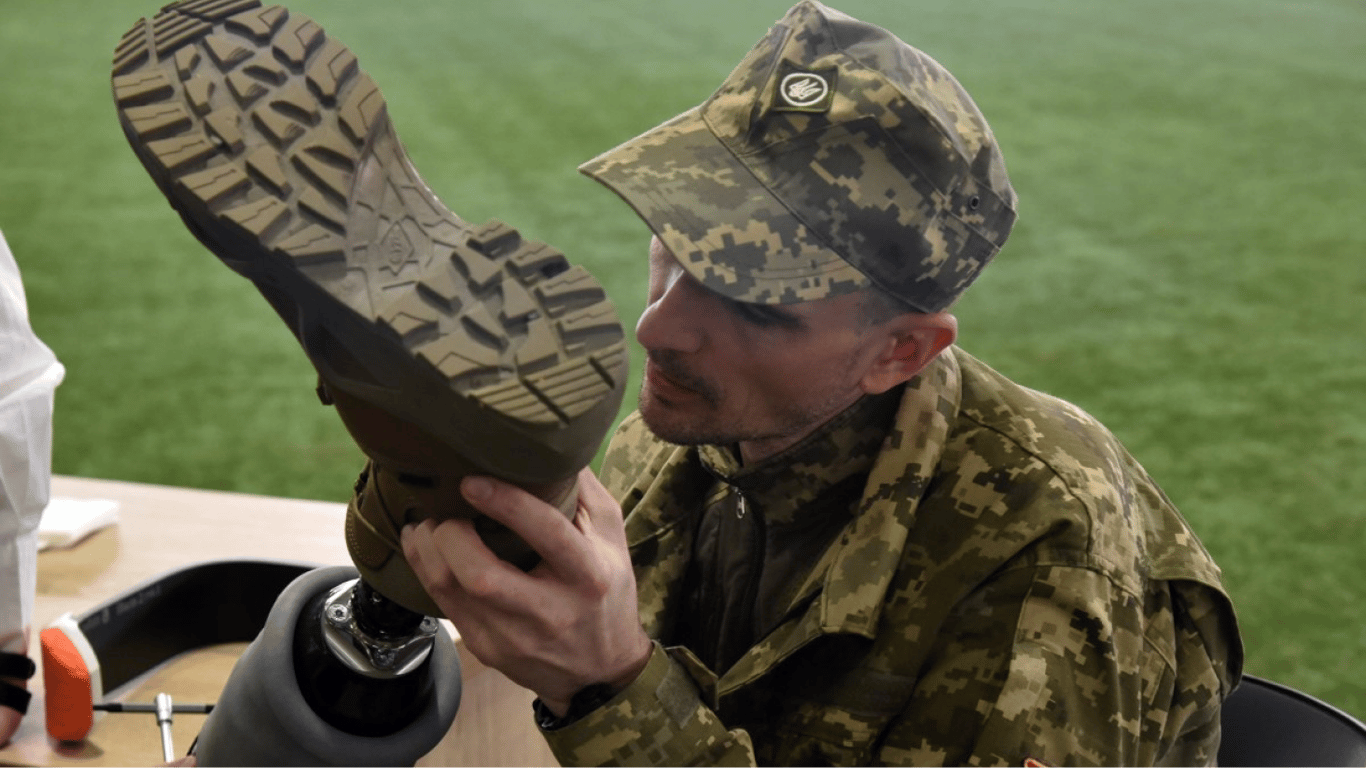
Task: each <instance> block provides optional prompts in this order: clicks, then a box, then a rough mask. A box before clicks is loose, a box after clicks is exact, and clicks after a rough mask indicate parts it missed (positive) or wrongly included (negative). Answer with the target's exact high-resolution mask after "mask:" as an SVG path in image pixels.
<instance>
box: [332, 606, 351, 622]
mask: <svg viewBox="0 0 1366 768" xmlns="http://www.w3.org/2000/svg"><path fill="white" fill-rule="evenodd" d="M327 620H328V621H330V622H332V623H333V624H336V625H337V626H341V625H343V624H345V623H346V622H348V621H350V620H351V609H350V608H348V607H346V604H345V603H333V604H332V605H329V606H327Z"/></svg>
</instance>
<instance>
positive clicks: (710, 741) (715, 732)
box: [541, 643, 754, 766]
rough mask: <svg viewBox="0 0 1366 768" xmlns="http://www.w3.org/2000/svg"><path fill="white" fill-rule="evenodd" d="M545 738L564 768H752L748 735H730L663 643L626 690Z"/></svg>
mask: <svg viewBox="0 0 1366 768" xmlns="http://www.w3.org/2000/svg"><path fill="white" fill-rule="evenodd" d="M541 733H542V735H543V736H545V740H546V743H547V744H549V745H550V749H551V751H552V752H554V753H555V758H556V759H557V760H559V761H560V764H561V765H565V766H575V765H754V750H753V749H752V748H751V746H750V742H749V735H748V734H746V733H745V732H744V731H735V732H730V731H727V730H726V727H725V726H724V725H722V724H721V721H720V720H718V719H717V718H716V714H715V713H714V712H712V711H711V709H709V708H707V706H706V705H704V704H703V703H702V700H701V698H700V697H699V696H698V692H697V686H696V685H695V684H694V683H693V681H692V678H690V677H689V676H688V674H687V673H686V672H685V671H684V670H683V667H682V666H681V665H680V664H679V663H678V662H676V661H674V660H673V659H672V658H670V656H669V654H668V653H667V652H666V651H665V650H664V648H663V647H661V646H660V645H659V643H655V647H654V650H653V652H652V653H651V655H650V661H649V663H647V664H646V665H645V669H644V670H643V671H642V672H641V673H640V676H639V677H637V678H636V679H635V682H633V683H631V684H630V685H629V686H627V687H626V689H625V690H622V691H620V692H619V693H617V695H616V696H614V697H612V699H611V700H609V701H608V702H607V703H606V704H604V705H603V706H601V707H599V708H597V709H595V710H593V711H592V712H590V713H588V714H586V715H584V716H583V717H582V718H580V719H579V720H576V721H574V722H573V723H570V724H568V725H566V726H564V727H562V728H557V729H555V730H544V729H542V731H541Z"/></svg>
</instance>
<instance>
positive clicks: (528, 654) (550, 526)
mask: <svg viewBox="0 0 1366 768" xmlns="http://www.w3.org/2000/svg"><path fill="white" fill-rule="evenodd" d="M461 491H462V493H463V494H464V496H465V498H466V499H467V500H468V501H469V502H470V504H471V505H473V506H474V507H475V508H476V509H478V510H479V511H480V512H483V513H484V514H486V515H488V516H489V517H490V518H492V519H494V520H496V521H498V522H500V523H502V524H504V525H506V526H507V527H508V528H510V529H512V530H513V532H515V533H516V534H517V535H519V536H521V537H522V539H523V540H525V541H526V542H527V544H529V545H531V547H532V548H534V549H535V550H536V551H537V552H539V553H540V555H541V558H542V560H541V563H540V564H539V565H537V566H536V567H535V568H533V569H532V570H531V571H529V572H523V571H521V570H519V569H518V568H516V567H515V566H513V565H511V564H510V563H507V562H506V561H504V560H501V559H499V558H498V557H497V556H496V555H494V554H493V552H491V551H490V550H489V549H488V547H486V546H485V545H484V543H483V541H482V540H481V539H480V538H479V535H478V534H477V533H476V532H475V530H474V526H473V524H472V523H471V522H470V521H468V520H446V521H443V522H441V523H440V524H439V525H438V524H437V523H435V522H434V521H431V520H428V521H424V522H423V523H421V524H418V525H409V526H407V527H405V528H404V530H403V535H402V542H403V553H404V556H405V557H407V559H408V562H409V564H410V565H412V568H413V571H414V572H415V573H416V574H417V577H418V580H419V581H420V582H421V583H422V586H423V587H424V588H426V590H427V593H428V594H430V595H431V596H432V599H433V600H434V601H435V602H436V604H437V605H438V606H439V607H440V608H441V610H442V611H443V612H444V613H445V614H446V616H447V617H448V618H449V619H450V620H451V622H452V623H453V624H455V627H456V629H457V630H459V632H460V636H461V637H462V638H464V641H465V646H466V647H467V648H468V649H469V650H470V652H471V653H473V654H474V655H475V657H476V658H478V659H479V660H480V661H481V662H483V663H484V664H486V665H488V666H490V667H493V668H494V669H497V670H499V671H501V672H502V673H503V674H505V675H507V676H508V677H509V678H510V679H512V681H513V682H515V683H517V684H518V685H521V686H523V687H525V688H529V689H530V690H532V691H534V692H535V693H536V694H537V695H538V696H539V697H540V698H541V702H542V703H543V704H544V705H545V706H546V707H547V708H549V709H550V711H551V712H553V713H554V714H556V715H557V716H563V715H564V714H565V712H566V711H567V710H568V708H569V701H570V699H571V698H572V697H573V695H574V694H575V693H576V692H578V691H579V690H580V689H582V688H584V687H586V686H589V685H593V684H598V683H606V684H608V685H610V686H612V687H613V688H614V689H620V688H623V687H625V686H626V685H629V684H630V683H631V681H632V680H634V679H635V677H636V675H638V674H639V673H640V671H641V670H642V669H644V667H645V664H646V662H647V661H648V660H649V658H650V652H651V647H652V646H651V642H650V639H649V637H648V636H646V634H645V630H644V629H643V628H642V627H641V625H640V617H639V614H638V612H637V604H636V580H635V573H634V571H632V569H631V558H630V555H629V553H628V552H627V550H626V533H625V528H624V526H623V523H622V514H621V507H620V506H619V505H618V504H617V503H616V501H615V500H614V499H613V498H612V496H611V494H609V493H608V492H607V489H606V488H604V487H603V486H602V484H601V483H600V482H598V479H597V478H596V477H595V476H594V475H593V473H592V471H590V470H588V469H584V470H583V471H582V472H580V473H579V506H578V511H577V513H576V514H575V516H574V519H573V520H572V521H571V520H568V519H566V518H565V517H564V515H563V514H561V513H560V511H559V510H557V509H555V508H554V507H553V506H551V505H550V504H548V503H546V502H544V501H542V500H541V499H539V498H537V497H535V496H533V495H532V494H530V493H528V492H526V491H524V490H522V489H520V488H518V487H516V486H514V485H510V484H508V483H503V482H499V481H496V480H493V479H490V478H486V477H467V478H465V480H464V481H463V483H462V486H461Z"/></svg>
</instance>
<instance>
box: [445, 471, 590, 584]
mask: <svg viewBox="0 0 1366 768" xmlns="http://www.w3.org/2000/svg"><path fill="white" fill-rule="evenodd" d="M460 490H461V492H462V493H463V494H464V496H465V500H466V501H468V502H469V503H470V504H471V505H472V506H473V507H474V508H475V509H478V510H479V511H480V512H483V513H484V514H485V515H488V516H489V517H490V518H491V519H493V520H495V521H497V522H499V523H502V524H503V525H505V526H507V527H508V529H509V530H511V531H512V532H513V533H515V534H517V535H518V536H520V537H521V538H522V540H523V541H525V542H526V543H527V544H528V545H529V546H530V547H531V548H532V549H534V550H536V552H537V553H538V554H540V556H541V559H542V560H544V561H545V562H546V563H549V564H551V565H552V566H560V567H562V566H566V565H568V566H570V567H574V568H577V567H578V563H579V562H580V561H581V560H582V558H583V554H584V553H583V546H582V541H581V537H580V536H579V534H578V532H577V531H576V530H575V529H574V527H573V525H572V524H571V523H570V521H569V520H568V519H566V518H565V516H564V515H563V514H561V512H560V510H558V509H556V508H555V507H553V506H551V505H550V503H549V502H547V501H545V500H543V499H540V498H538V497H536V496H534V495H532V494H531V493H530V492H528V491H526V490H524V489H522V488H518V487H517V486H515V485H512V484H510V483H505V482H502V481H499V480H494V479H491V478H487V477H478V476H470V477H466V478H465V479H464V480H463V481H462V482H461V485H460Z"/></svg>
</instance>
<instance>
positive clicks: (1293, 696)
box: [1219, 675, 1366, 766]
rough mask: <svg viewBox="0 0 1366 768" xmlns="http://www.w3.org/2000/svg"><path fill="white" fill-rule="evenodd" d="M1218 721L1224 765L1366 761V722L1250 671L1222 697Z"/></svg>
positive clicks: (1353, 763)
mask: <svg viewBox="0 0 1366 768" xmlns="http://www.w3.org/2000/svg"><path fill="white" fill-rule="evenodd" d="M1220 726H1221V728H1222V730H1223V738H1222V740H1221V741H1220V744H1219V764H1220V765H1232V766H1262V765H1276V766H1314V765H1318V766H1366V723H1362V721H1360V720H1358V719H1357V718H1355V717H1353V716H1351V715H1349V714H1347V713H1346V712H1343V711H1342V710H1340V709H1338V708H1337V707H1334V706H1332V705H1331V704H1327V703H1325V702H1323V701H1320V700H1318V699H1316V698H1314V697H1313V696H1310V695H1309V694H1307V693H1303V692H1301V691H1297V690H1295V689H1294V688H1291V687H1289V686H1285V685H1281V684H1280V683H1274V682H1272V681H1270V680H1265V679H1262V678H1259V677H1253V676H1252V675H1243V681H1242V683H1241V684H1239V686H1238V687H1237V688H1236V689H1234V691H1233V694H1232V695H1230V696H1229V697H1228V699H1227V700H1226V701H1225V702H1224V709H1223V714H1222V715H1221V717H1220Z"/></svg>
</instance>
